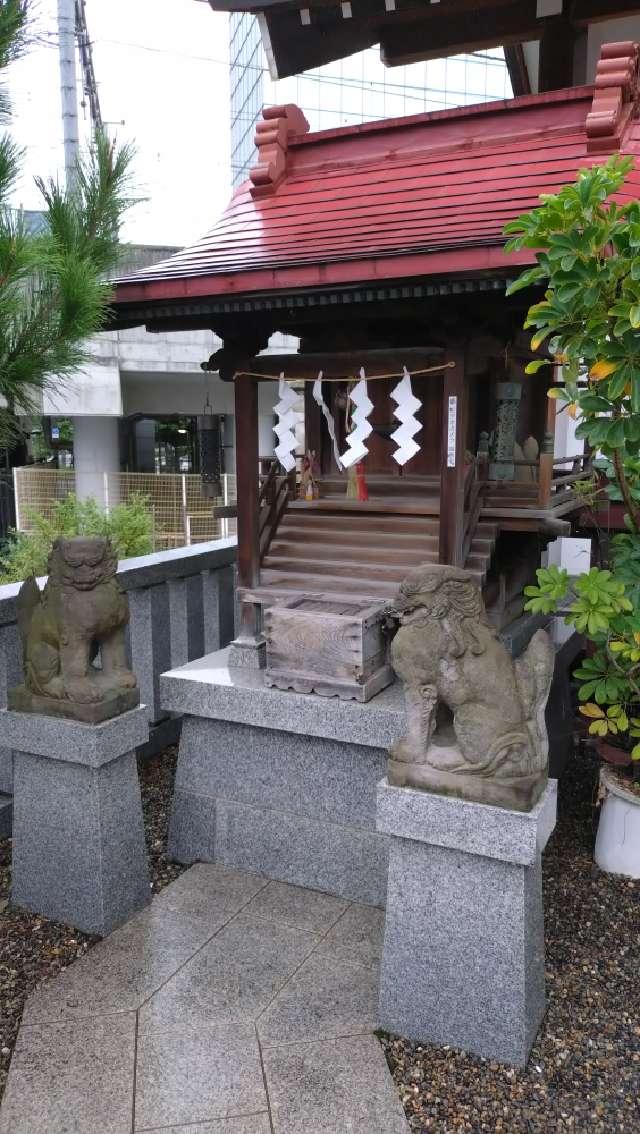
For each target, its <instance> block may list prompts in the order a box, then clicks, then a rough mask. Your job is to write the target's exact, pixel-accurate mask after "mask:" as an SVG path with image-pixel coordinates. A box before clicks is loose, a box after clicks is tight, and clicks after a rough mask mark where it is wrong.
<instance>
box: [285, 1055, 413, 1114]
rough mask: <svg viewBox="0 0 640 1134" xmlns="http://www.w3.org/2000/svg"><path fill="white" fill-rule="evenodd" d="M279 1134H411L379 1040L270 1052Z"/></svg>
mask: <svg viewBox="0 0 640 1134" xmlns="http://www.w3.org/2000/svg"><path fill="white" fill-rule="evenodd" d="M264 1066H265V1074H266V1078H267V1088H268V1091H269V1098H270V1102H271V1114H272V1118H273V1127H274V1132H275V1134H409V1127H408V1125H407V1122H406V1119H405V1117H404V1112H403V1109H402V1105H401V1103H400V1099H399V1098H398V1094H397V1092H396V1089H395V1087H394V1085H393V1081H392V1079H391V1076H390V1075H389V1072H388V1070H387V1065H386V1062H385V1058H384V1056H383V1054H382V1051H381V1049H380V1045H379V1043H378V1041H377V1040H376V1038H375V1036H351V1037H349V1038H348V1039H341V1040H332V1041H331V1042H330V1043H309V1044H296V1045H295V1046H291V1045H290V1046H286V1047H276V1048H270V1049H269V1050H267V1051H265V1052H264Z"/></svg>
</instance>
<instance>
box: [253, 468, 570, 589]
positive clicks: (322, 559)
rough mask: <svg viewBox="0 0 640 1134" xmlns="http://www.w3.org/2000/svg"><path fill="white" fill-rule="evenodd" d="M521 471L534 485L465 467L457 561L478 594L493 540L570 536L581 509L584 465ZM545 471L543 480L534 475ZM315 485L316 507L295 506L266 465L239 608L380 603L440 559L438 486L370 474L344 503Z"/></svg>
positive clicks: (340, 494)
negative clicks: (250, 575) (255, 542)
mask: <svg viewBox="0 0 640 1134" xmlns="http://www.w3.org/2000/svg"><path fill="white" fill-rule="evenodd" d="M519 464H522V465H526V466H527V468H526V472H527V473H528V474H529V475H531V476H533V475H536V477H537V479H536V480H535V481H534V480H533V479H532V480H531V481H530V482H528V483H527V482H523V481H520V482H518V481H516V482H507V481H489V480H488V479H481V476H480V474H481V472H482V463H481V462H479V461H476V463H475V464H473V465H470V466H468V468H467V469H466V473H465V482H464V507H463V511H462V516H463V523H462V525H461V542H460V544H459V546H458V549H457V553H456V556H455V562H456V563H457V565H459V566H464V567H465V569H466V570H468V571H469V572H470V573H471V574H472V575H473V576H475V578H476V580H477V582H478V584H479V585H480V586H484V585H485V583H486V581H487V576H488V574H489V572H490V570H491V566H492V560H493V556H494V550H495V547H496V542H497V540H498V537H499V535H500V533H501V532H521V533H535V532H537V533H542V534H543V536H544V537H545V538H546V539H553V538H555V537H556V536H558V535H563V534H564V535H566V534H568V533H569V532H570V531H571V523H570V521H569V519H568V517H570V516H571V515H572V514H575V513H576V512H577V510H578V509H579V507H580V501H579V498H578V497H577V495H576V493H575V491H574V490H573V487H572V485H573V483H574V482H575V480H576V479H580V478H581V477H587V476H589V475H590V474H589V471H588V467H587V464H588V462H587V460H586V459H585V458H572V459H571V461H570V462H569V461H567V459H566V458H552V459H551V461H549V460H547V461H546V462H544V461H542V462H541V463H540V464H539V465H536V463H535V462H519ZM568 464H571V465H572V466H573V467H572V468H571V470H570V471H567V465H568ZM545 468H546V469H547V470H548V475H542V474H543V470H545ZM523 471H524V470H523ZM319 484H320V491H321V498H320V499H319V500H315V501H309V502H308V501H304V500H299V499H297V497H296V492H295V484H294V476H293V475H291V476H284V475H279V474H278V465H277V462H275V461H274V462H273V463H272V464H271V467H270V469H269V472H268V473H267V474H266V475H265V476H264V477H263V479H262V485H261V490H260V496H259V500H260V510H259V531H260V574H259V581H258V582H257V583H256V584H254V585H253V586H244V587H241V588H240V595H241V598H242V599H243V600H245V601H247V602H249V603H256V604H259V605H261V606H269V605H273V604H274V603H275V604H277V603H279V602H282V601H288V600H289V599H290V598H292V597H299V596H300V595H301V594H303V595H305V596H306V597H309V598H314V599H318V600H320V601H334V600H336V599H337V600H340V599H341V598H343V599H345V600H348V599H349V598H351V599H353V598H354V596H357V597H358V598H359V599H373V600H378V601H379V600H380V599H383V600H384V599H386V598H389V597H391V596H392V595H393V593H394V592H395V591H396V590H397V587H398V585H399V584H400V582H401V581H402V579H403V578H404V577H405V575H406V574H407V572H408V571H410V570H411V569H412V568H414V567H417V566H419V565H420V564H422V563H430V562H431V563H437V562H447V561H448V560H447V559H446V558H445V557H444V554H446V553H444V554H443V552H442V551H441V542H442V541H443V540H444V542H445V545H446V541H447V539H448V538H450V532H449V531H448V528H449V527H450V523H449V519H450V517H449V516H448V515H447V514H446V512H444V511H443V510H442V509H441V503H440V502H441V497H440V487H441V485H440V479H439V478H437V477H426V476H423V477H416V476H413V477H389V476H376V475H372V476H369V477H368V478H367V484H368V490H369V500H367V501H364V502H360V501H357V500H353V499H350V498H348V497H346V495H345V489H346V482H345V477H344V476H331V477H324V478H321V480H320V481H319ZM449 561H450V560H449Z"/></svg>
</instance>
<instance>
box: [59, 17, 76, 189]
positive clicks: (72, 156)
mask: <svg viewBox="0 0 640 1134" xmlns="http://www.w3.org/2000/svg"><path fill="white" fill-rule="evenodd" d="M58 59H59V63H60V99H61V102H62V134H63V139H64V173H65V183H66V186H67V190H69V189H71V188H72V187H73V184H74V181H75V174H76V164H77V160H78V153H79V149H80V138H79V135H78V91H77V78H76V5H75V0H58Z"/></svg>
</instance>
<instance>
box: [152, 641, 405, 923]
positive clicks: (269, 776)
mask: <svg viewBox="0 0 640 1134" xmlns="http://www.w3.org/2000/svg"><path fill="white" fill-rule="evenodd" d="M227 662H228V653H227V651H219V652H217V653H215V654H210V655H208V656H207V657H205V658H201V659H200V660H199V661H195V662H190V663H189V664H188V665H186V666H182V667H180V669H177V670H173V671H171V672H169V673H167V674H164V675H163V676H162V678H161V694H162V703H163V706H164V707H165V708H166V709H168V710H171V711H173V712H180V713H184V718H183V725H182V735H181V739H180V748H179V755H178V767H177V772H176V782H175V791H174V799H173V806H172V813H171V822H170V828H169V854H170V855H171V857H172V858H175V859H177V860H178V861H179V862H184V863H192V862H196V861H198V860H201V861H205V862H218V863H221V864H224V865H226V866H233V867H236V868H239V869H241V870H247V871H252V872H255V873H259V874H262V875H266V877H268V878H272V879H275V880H278V881H282V882H291V883H294V884H296V885H298V886H308V887H311V888H312V889H317V890H324V891H326V892H327V893H330V894H336V895H337V896H339V897H341V898H345V899H347V900H350V901H357V902H364V903H370V904H372V905H382V904H383V903H384V900H385V895H386V888H387V845H388V838H387V836H386V835H384V834H381V833H379V832H377V831H376V826H375V823H376V788H377V783H378V781H379V780H380V778H381V776H383V775H384V772H385V767H386V759H387V749H388V747H389V745H390V744H391V743H393V741H394V740H395V739H396V738H397V737H398V736H400V735H402V731H403V729H404V727H405V716H404V703H403V696H402V690H401V689H400V687H399V686H392V687H390V688H389V689H386V690H384V692H382V693H380V694H379V696H377V697H375V698H374V700H372V701H369V702H368V703H366V704H361V703H358V702H355V701H341V700H338V699H328V698H326V697H319V696H316V695H315V694H313V693H307V694H305V693H294V692H291V691H283V690H281V689H273V688H269V687H268V686H266V685H265V675H264V670H259V669H251V668H242V667H235V668H233V667H232V668H229V667H228V664H227Z"/></svg>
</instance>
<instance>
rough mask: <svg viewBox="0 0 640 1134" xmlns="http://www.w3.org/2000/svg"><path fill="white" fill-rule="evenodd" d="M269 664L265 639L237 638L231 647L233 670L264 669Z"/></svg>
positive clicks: (231, 665) (230, 658) (230, 660)
mask: <svg viewBox="0 0 640 1134" xmlns="http://www.w3.org/2000/svg"><path fill="white" fill-rule="evenodd" d="M266 664H267V643H266V640H265V639H264V638H257V639H255V640H248V639H245V638H236V639H235V641H233V642H232V643H231V645H230V646H229V666H230V668H231V669H264V667H265V666H266Z"/></svg>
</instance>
